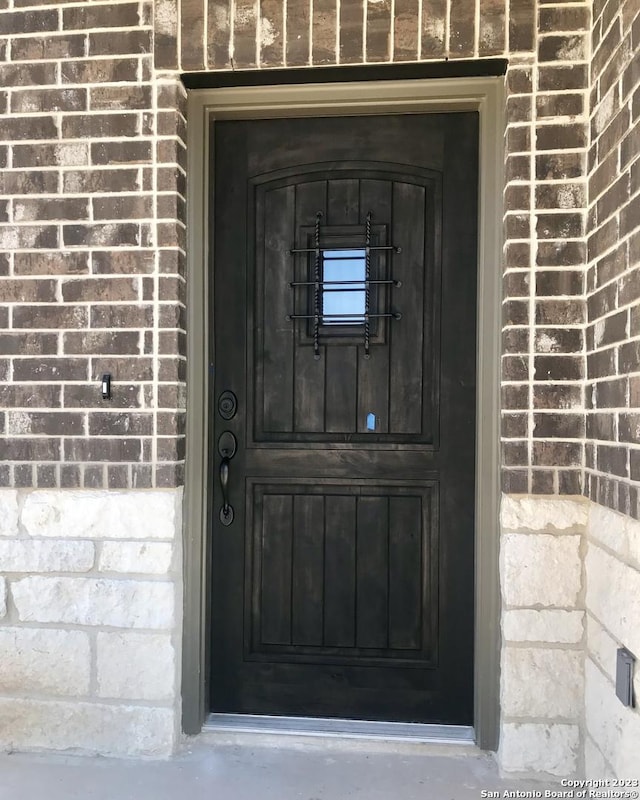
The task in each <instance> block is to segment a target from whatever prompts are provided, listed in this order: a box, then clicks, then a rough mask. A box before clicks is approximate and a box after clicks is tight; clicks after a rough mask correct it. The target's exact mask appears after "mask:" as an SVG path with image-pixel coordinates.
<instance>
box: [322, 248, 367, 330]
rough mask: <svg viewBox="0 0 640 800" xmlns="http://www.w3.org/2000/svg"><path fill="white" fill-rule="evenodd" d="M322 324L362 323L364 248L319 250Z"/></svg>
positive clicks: (363, 309) (363, 305)
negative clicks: (321, 251) (320, 258)
mask: <svg viewBox="0 0 640 800" xmlns="http://www.w3.org/2000/svg"><path fill="white" fill-rule="evenodd" d="M322 256H323V265H322V324H323V325H362V323H363V322H364V311H365V284H364V281H365V277H366V266H365V251H364V249H350V250H325V251H324V252H323V254H322Z"/></svg>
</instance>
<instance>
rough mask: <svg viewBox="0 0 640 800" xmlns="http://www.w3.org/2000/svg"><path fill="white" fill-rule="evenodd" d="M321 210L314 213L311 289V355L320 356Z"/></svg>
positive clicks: (316, 357)
mask: <svg viewBox="0 0 640 800" xmlns="http://www.w3.org/2000/svg"><path fill="white" fill-rule="evenodd" d="M321 219H322V211H318V213H317V214H316V229H315V232H314V236H315V239H314V244H315V251H316V263H315V269H314V275H313V279H314V281H315V286H314V289H313V314H314V316H313V357H314V358H315V359H318V358H320V267H321V261H322V251H321V250H320V220H321Z"/></svg>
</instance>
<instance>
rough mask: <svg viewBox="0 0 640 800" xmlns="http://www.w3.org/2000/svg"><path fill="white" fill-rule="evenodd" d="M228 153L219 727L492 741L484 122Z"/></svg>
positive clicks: (441, 117) (216, 389) (217, 392)
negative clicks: (246, 717) (482, 522)
mask: <svg viewBox="0 0 640 800" xmlns="http://www.w3.org/2000/svg"><path fill="white" fill-rule="evenodd" d="M212 141H213V142H214V147H213V148H212V150H213V152H214V155H213V157H212V164H211V167H212V184H213V186H214V195H213V197H214V200H213V203H212V208H213V213H212V226H213V231H214V232H213V241H214V249H213V252H214V258H213V264H214V275H213V280H212V284H213V291H214V304H213V306H212V308H213V321H212V323H213V324H212V330H213V339H212V352H213V354H214V358H213V369H214V372H215V375H214V378H213V387H212V388H213V390H212V393H211V396H212V407H211V415H212V420H213V426H212V427H213V439H212V442H211V451H212V456H211V487H212V495H211V497H212V502H211V530H212V547H211V574H212V584H211V585H212V599H211V604H212V605H211V619H212V631H211V648H210V653H211V656H210V662H211V681H210V690H211V708H212V710H214V711H217V712H236V713H249V714H275V715H303V716H318V717H345V718H352V719H373V720H397V721H415V722H433V723H451V724H462V725H470V724H472V707H473V620H474V570H473V563H474V544H473V540H474V480H475V479H474V450H475V448H474V443H475V402H476V397H475V395H476V392H475V359H476V348H475V328H476V322H475V319H476V311H475V308H476V218H477V149H478V144H477V142H478V120H477V115H476V114H474V113H457V114H446V115H445V114H424V115H404V116H367V117H358V118H355V117H354V118H348V117H338V118H322V119H295V120H261V121H228V122H218V123H216V125H215V137H213V138H212ZM292 251H293V252H292ZM230 392H232V393H233V396H231V395H230V394H228V393H230ZM225 393H227V394H225ZM234 398H235V402H236V406H237V407H236V409H235V411H234V408H233V406H234ZM225 432H229V433H225ZM229 434H233V437H235V442H236V445H237V447H236V452H235V454H232V451H233V449H234V445H233V441H232V438H231V437H230V435H229ZM223 435H224V438H221V437H223ZM219 451H220V452H219ZM223 458H224V461H223ZM225 477H226V478H227V493H228V494H227V500H226V501H225V498H224V496H223V491H222V488H221V479H222V478H225Z"/></svg>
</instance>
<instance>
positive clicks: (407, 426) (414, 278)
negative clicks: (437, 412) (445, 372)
mask: <svg viewBox="0 0 640 800" xmlns="http://www.w3.org/2000/svg"><path fill="white" fill-rule="evenodd" d="M393 220H394V223H393V240H394V244H395V245H396V246H399V247H401V248H402V252H401V253H398V254H396V255H395V256H394V267H393V269H394V278H395V279H396V280H400V281H402V284H403V286H405V287H406V289H407V291H405V292H403V293H402V300H399V301H398V311H400V312H401V313H402V319H400V320H394V321H393V323H392V324H391V326H390V339H391V355H390V360H391V369H390V378H389V383H390V386H389V389H390V409H389V429H390V430H391V431H392V432H394V433H415V434H419V433H421V432H422V415H423V403H424V399H423V369H424V367H423V365H424V357H423V326H424V318H423V317H424V253H425V189H424V188H423V187H422V186H417V185H415V184H411V183H401V182H396V183H394V187H393Z"/></svg>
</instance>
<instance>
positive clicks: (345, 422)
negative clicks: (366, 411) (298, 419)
mask: <svg viewBox="0 0 640 800" xmlns="http://www.w3.org/2000/svg"><path fill="white" fill-rule="evenodd" d="M324 352H325V359H326V362H327V366H326V410H325V415H326V417H325V418H326V422H325V430H326V431H327V432H332V433H353V432H354V431H355V430H356V393H357V385H358V369H359V366H360V365H359V361H358V348H357V347H356V346H355V345H342V346H341V345H337V346H335V345H334V346H329V347H326V348H325V351H324Z"/></svg>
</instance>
